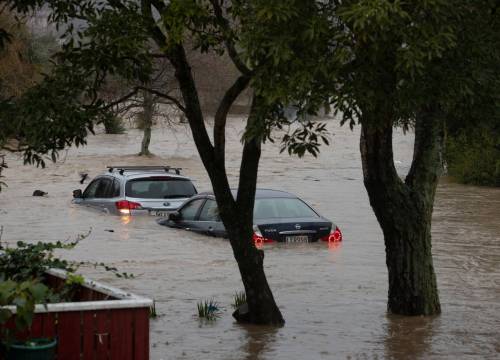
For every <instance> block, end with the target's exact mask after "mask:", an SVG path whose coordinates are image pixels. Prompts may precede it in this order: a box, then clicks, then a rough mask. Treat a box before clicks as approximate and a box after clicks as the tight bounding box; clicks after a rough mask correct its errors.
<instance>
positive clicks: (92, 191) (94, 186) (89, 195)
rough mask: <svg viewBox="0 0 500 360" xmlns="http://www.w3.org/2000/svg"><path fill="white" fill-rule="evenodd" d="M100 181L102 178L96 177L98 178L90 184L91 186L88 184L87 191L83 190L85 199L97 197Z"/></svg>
mask: <svg viewBox="0 0 500 360" xmlns="http://www.w3.org/2000/svg"><path fill="white" fill-rule="evenodd" d="M100 182H101V179H96V180H94V181H92V182H91V183H90V184H89V186H87V188H86V189H85V191H84V192H83V197H84V198H85V199H92V198H95V193H96V190H97V187H98V186H99V183H100Z"/></svg>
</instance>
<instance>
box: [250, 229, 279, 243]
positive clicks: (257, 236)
mask: <svg viewBox="0 0 500 360" xmlns="http://www.w3.org/2000/svg"><path fill="white" fill-rule="evenodd" d="M252 239H253V242H254V243H255V244H259V245H261V244H263V243H270V242H274V240H272V239H268V238H265V237H264V236H262V233H261V232H260V230H259V227H258V226H257V225H254V226H253V235H252Z"/></svg>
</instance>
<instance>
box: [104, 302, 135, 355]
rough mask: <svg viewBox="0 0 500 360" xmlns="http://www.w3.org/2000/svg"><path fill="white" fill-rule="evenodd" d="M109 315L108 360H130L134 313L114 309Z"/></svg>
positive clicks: (130, 310) (127, 310)
mask: <svg viewBox="0 0 500 360" xmlns="http://www.w3.org/2000/svg"><path fill="white" fill-rule="evenodd" d="M110 315H111V317H110V341H111V344H110V345H111V347H110V360H132V359H133V356H134V353H133V342H132V339H133V338H132V331H133V322H134V311H133V309H116V310H111V312H110Z"/></svg>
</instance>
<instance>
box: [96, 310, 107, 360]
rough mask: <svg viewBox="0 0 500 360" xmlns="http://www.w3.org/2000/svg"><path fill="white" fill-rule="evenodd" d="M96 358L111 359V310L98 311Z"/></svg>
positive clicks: (100, 359)
mask: <svg viewBox="0 0 500 360" xmlns="http://www.w3.org/2000/svg"><path fill="white" fill-rule="evenodd" d="M95 342H96V355H97V356H96V359H97V360H109V345H110V344H109V310H100V311H96V332H95Z"/></svg>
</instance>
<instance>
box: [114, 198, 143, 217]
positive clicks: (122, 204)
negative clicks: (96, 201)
mask: <svg viewBox="0 0 500 360" xmlns="http://www.w3.org/2000/svg"><path fill="white" fill-rule="evenodd" d="M115 205H116V208H117V209H118V211H119V212H120V213H121V214H123V215H130V210H134V209H140V208H141V207H142V206H141V204H139V203H136V202H132V201H128V200H120V201H117V202H116V203H115Z"/></svg>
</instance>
